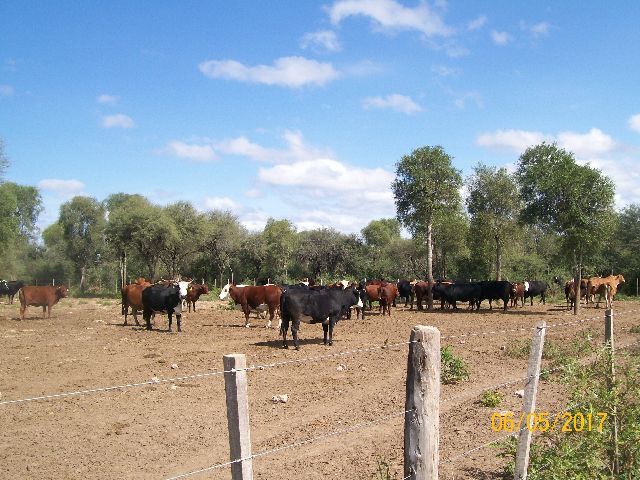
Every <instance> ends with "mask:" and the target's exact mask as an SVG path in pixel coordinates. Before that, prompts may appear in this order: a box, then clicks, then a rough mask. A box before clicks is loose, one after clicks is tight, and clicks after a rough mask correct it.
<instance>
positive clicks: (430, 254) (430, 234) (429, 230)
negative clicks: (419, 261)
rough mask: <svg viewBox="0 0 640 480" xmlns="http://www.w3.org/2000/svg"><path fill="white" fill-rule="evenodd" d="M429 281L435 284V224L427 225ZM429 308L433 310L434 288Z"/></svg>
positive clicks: (428, 302)
mask: <svg viewBox="0 0 640 480" xmlns="http://www.w3.org/2000/svg"><path fill="white" fill-rule="evenodd" d="M427 280H428V281H429V284H430V285H431V284H433V222H429V223H428V225H427ZM427 308H428V309H429V310H433V288H429V293H428V295H427Z"/></svg>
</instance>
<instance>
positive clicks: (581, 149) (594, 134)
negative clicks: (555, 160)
mask: <svg viewBox="0 0 640 480" xmlns="http://www.w3.org/2000/svg"><path fill="white" fill-rule="evenodd" d="M557 142H558V145H559V146H561V147H562V148H564V149H566V150H569V151H570V152H573V153H575V154H576V156H577V157H580V158H589V157H593V156H597V155H602V154H604V153H608V152H611V151H613V150H614V149H615V148H616V142H614V141H613V138H611V136H609V135H607V134H606V133H604V132H603V131H602V130H600V129H599V128H592V129H591V130H589V131H588V132H587V133H575V132H560V133H559V134H558V136H557Z"/></svg>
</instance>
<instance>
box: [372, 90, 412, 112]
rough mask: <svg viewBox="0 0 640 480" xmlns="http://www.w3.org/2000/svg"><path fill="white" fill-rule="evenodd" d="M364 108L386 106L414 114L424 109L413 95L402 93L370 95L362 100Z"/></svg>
mask: <svg viewBox="0 0 640 480" xmlns="http://www.w3.org/2000/svg"><path fill="white" fill-rule="evenodd" d="M362 105H363V106H364V108H367V109H369V108H384V109H390V110H395V111H397V112H401V113H406V114H407V115H413V114H414V113H418V112H421V111H422V107H421V106H420V105H418V104H417V103H416V102H414V101H413V100H412V99H411V97H407V96H406V95H400V94H397V93H394V94H391V95H387V96H386V97H369V98H365V99H364V100H363V101H362Z"/></svg>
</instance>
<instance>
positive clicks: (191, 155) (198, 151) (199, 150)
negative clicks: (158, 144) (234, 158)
mask: <svg viewBox="0 0 640 480" xmlns="http://www.w3.org/2000/svg"><path fill="white" fill-rule="evenodd" d="M164 151H165V152H167V153H169V154H171V155H175V156H176V157H180V158H188V159H189V160H194V161H196V162H208V161H210V160H215V159H216V158H217V155H216V153H215V152H214V151H213V147H211V145H206V144H205V145H196V144H187V143H184V142H181V141H179V140H172V141H171V142H169V143H168V144H167V146H166V148H165V150H164Z"/></svg>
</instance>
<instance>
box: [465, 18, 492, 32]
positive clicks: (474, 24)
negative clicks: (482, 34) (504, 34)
mask: <svg viewBox="0 0 640 480" xmlns="http://www.w3.org/2000/svg"><path fill="white" fill-rule="evenodd" d="M486 23H487V16H486V15H480V16H479V17H478V18H475V19H473V20H471V21H470V22H469V23H467V30H469V31H474V30H480V29H481V28H482V27H484V26H485V24H486Z"/></svg>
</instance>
